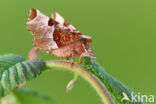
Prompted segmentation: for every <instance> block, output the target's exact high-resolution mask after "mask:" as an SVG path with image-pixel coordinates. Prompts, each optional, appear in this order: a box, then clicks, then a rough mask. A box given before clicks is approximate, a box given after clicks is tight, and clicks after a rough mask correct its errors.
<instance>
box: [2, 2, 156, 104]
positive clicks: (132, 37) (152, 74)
mask: <svg viewBox="0 0 156 104" xmlns="http://www.w3.org/2000/svg"><path fill="white" fill-rule="evenodd" d="M30 8H37V9H39V10H40V11H42V12H43V13H45V14H46V15H48V16H50V15H51V13H52V12H55V11H56V12H59V13H60V14H61V15H62V16H63V17H64V18H65V19H66V20H67V21H69V22H70V23H72V24H73V25H74V26H75V27H77V29H78V30H80V31H81V32H82V33H83V34H85V35H89V36H91V37H92V38H93V43H92V44H91V48H92V50H93V52H94V54H95V56H96V60H97V62H99V63H100V64H101V65H102V66H103V67H104V68H105V71H106V72H108V73H109V74H111V75H112V76H113V77H115V78H116V79H118V80H120V81H121V82H123V83H124V84H125V85H127V86H128V87H129V88H131V89H132V90H133V91H134V92H136V93H140V94H146V95H149V94H153V95H155V96H156V83H155V79H156V63H155V62H156V41H155V40H156V1H155V0H1V1H0V47H1V48H0V54H1V55H2V54H6V53H15V54H19V55H23V56H25V57H27V53H28V52H29V50H30V49H31V48H33V45H32V40H33V37H32V36H31V34H30V33H29V32H28V31H27V30H26V22H27V17H28V14H29V9H30ZM39 57H40V58H42V59H45V60H55V59H59V58H56V57H55V56H53V55H51V54H47V53H44V52H40V55H39ZM72 77H73V75H72V74H71V73H69V72H57V71H48V72H44V74H42V75H41V76H40V77H38V78H37V79H35V80H32V81H31V82H29V83H28V84H27V85H26V87H27V88H32V89H36V90H37V91H39V92H43V93H45V94H47V95H49V96H51V97H52V98H53V99H54V100H55V102H56V103H57V104H101V101H100V99H99V97H98V95H97V94H96V93H95V91H94V90H93V89H92V87H90V85H89V84H88V83H86V82H85V81H83V80H82V79H80V80H79V81H78V83H77V84H76V86H75V87H74V88H73V89H72V91H71V92H69V93H68V94H66V93H65V88H66V84H67V83H68V81H69V80H70V79H71V78H72Z"/></svg>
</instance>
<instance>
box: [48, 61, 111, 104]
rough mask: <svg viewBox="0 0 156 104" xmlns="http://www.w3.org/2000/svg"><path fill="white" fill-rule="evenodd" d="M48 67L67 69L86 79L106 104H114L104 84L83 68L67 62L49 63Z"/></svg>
mask: <svg viewBox="0 0 156 104" xmlns="http://www.w3.org/2000/svg"><path fill="white" fill-rule="evenodd" d="M46 67H47V69H58V68H59V69H60V68H62V69H67V70H70V71H73V72H75V73H77V74H78V75H80V76H81V77H82V78H84V79H86V80H87V81H88V82H89V83H90V84H91V85H92V86H93V88H94V89H95V90H96V91H97V93H98V94H99V96H100V97H101V100H102V101H103V103H104V104H113V101H112V99H111V97H110V95H109V93H108V91H107V90H106V88H105V87H104V86H103V84H102V83H101V82H100V81H99V80H98V79H97V77H96V76H94V75H93V74H91V73H90V72H88V71H87V70H86V69H84V68H83V67H81V66H78V65H76V64H73V63H70V62H65V61H47V62H46Z"/></svg>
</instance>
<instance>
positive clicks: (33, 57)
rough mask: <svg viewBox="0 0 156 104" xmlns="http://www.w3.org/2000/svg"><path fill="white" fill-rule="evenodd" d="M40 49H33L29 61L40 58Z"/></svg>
mask: <svg viewBox="0 0 156 104" xmlns="http://www.w3.org/2000/svg"><path fill="white" fill-rule="evenodd" d="M38 51H39V49H38V48H33V49H32V50H30V52H29V54H28V60H33V59H36V58H37V56H38Z"/></svg>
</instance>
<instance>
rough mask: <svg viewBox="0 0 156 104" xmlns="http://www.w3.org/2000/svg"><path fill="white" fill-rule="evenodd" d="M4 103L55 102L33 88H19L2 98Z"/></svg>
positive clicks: (42, 103)
mask: <svg viewBox="0 0 156 104" xmlns="http://www.w3.org/2000/svg"><path fill="white" fill-rule="evenodd" d="M1 103H2V104H53V101H52V99H50V98H49V97H48V96H46V95H44V94H40V93H38V92H36V91H33V90H28V89H18V90H15V91H13V92H12V93H11V94H10V95H7V96H6V97H4V98H3V99H2V100H1Z"/></svg>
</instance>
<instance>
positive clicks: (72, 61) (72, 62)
mask: <svg viewBox="0 0 156 104" xmlns="http://www.w3.org/2000/svg"><path fill="white" fill-rule="evenodd" d="M73 64H74V55H73V54H72V57H71V66H72V65H73Z"/></svg>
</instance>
